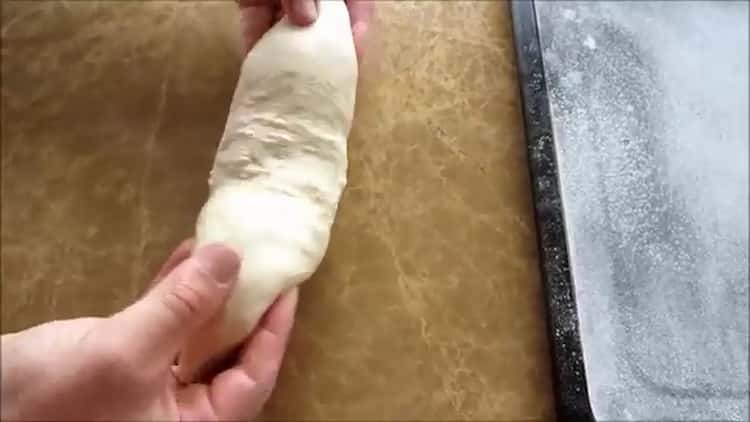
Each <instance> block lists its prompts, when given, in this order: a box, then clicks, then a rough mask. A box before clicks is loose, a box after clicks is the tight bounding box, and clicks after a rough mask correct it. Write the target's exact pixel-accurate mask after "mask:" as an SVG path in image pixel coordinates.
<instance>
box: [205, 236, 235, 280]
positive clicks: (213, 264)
mask: <svg viewBox="0 0 750 422" xmlns="http://www.w3.org/2000/svg"><path fill="white" fill-rule="evenodd" d="M193 258H195V259H196V260H198V264H199V265H200V267H201V268H202V269H203V270H204V271H206V273H208V275H210V276H211V277H213V279H214V280H216V282H217V283H218V284H228V283H230V282H232V281H234V280H235V279H236V278H237V273H238V272H239V270H240V257H239V255H237V253H236V252H234V251H233V250H232V249H230V248H228V247H226V246H223V245H219V244H214V245H208V246H204V247H202V248H200V249H198V250H197V251H196V252H195V255H193Z"/></svg>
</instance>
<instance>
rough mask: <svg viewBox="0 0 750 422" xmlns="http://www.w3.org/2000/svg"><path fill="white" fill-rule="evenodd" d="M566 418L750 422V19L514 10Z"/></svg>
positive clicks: (670, 10)
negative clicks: (749, 197)
mask: <svg viewBox="0 0 750 422" xmlns="http://www.w3.org/2000/svg"><path fill="white" fill-rule="evenodd" d="M512 14H513V25H514V35H515V40H516V51H517V58H518V71H519V78H520V81H521V91H522V97H523V106H524V119H525V126H526V136H527V140H528V154H529V163H530V171H531V175H532V180H533V188H534V202H535V211H536V219H537V225H538V233H539V236H538V238H539V248H540V255H541V261H542V272H543V277H544V282H545V289H546V300H547V308H548V321H549V334H550V339H551V345H552V354H553V362H554V365H553V367H554V372H555V373H554V377H555V384H556V399H557V411H558V417H559V418H560V420H563V421H586V420H602V421H604V420H608V421H609V420H673V421H675V420H681V421H685V420H701V421H709V420H711V421H716V420H748V391H749V390H750V389H749V388H748V325H749V324H748V301H749V299H748V143H749V142H748V126H747V122H748V119H747V116H748V14H749V13H748V3H747V2H695V1H687V2H673V1H670V2H619V1H617V2H614V1H613V2H601V1H597V2H592V1H585V2H568V1H554V2H553V1H549V2H548V1H536V2H532V1H515V2H513V3H512Z"/></svg>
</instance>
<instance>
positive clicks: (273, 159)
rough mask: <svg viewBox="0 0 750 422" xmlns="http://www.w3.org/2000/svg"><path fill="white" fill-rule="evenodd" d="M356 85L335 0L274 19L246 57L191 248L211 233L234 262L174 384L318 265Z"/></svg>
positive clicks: (343, 13) (337, 193)
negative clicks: (308, 15)
mask: <svg viewBox="0 0 750 422" xmlns="http://www.w3.org/2000/svg"><path fill="white" fill-rule="evenodd" d="M356 86H357V59H356V55H355V51H354V43H353V40H352V34H351V29H350V22H349V13H348V11H347V8H346V5H345V4H344V2H343V1H341V0H332V1H330V0H329V1H321V2H320V3H319V18H318V20H317V21H316V22H315V23H314V24H313V25H311V26H309V27H304V28H299V27H294V26H292V25H291V24H290V23H289V22H288V21H287V19H286V18H284V19H282V20H281V21H280V22H278V23H277V24H276V25H275V26H274V27H273V28H272V29H271V30H270V31H269V32H268V33H267V34H266V35H264V36H263V38H262V39H261V40H260V41H259V42H258V43H257V44H256V45H255V47H254V48H253V49H252V51H250V53H249V54H248V55H247V57H246V58H245V61H244V63H243V65H242V71H241V74H240V77H239V81H238V84H237V88H236V91H235V94H234V98H233V99H232V104H231V107H230V111H229V117H228V119H227V123H226V128H225V130H224V135H223V137H222V139H221V142H220V144H219V148H218V151H217V153H216V159H215V162H214V166H213V169H212V171H211V176H210V179H209V185H210V196H209V199H208V201H207V202H206V204H205V205H204V207H203V209H202V210H201V213H200V216H199V217H198V222H197V227H196V247H200V246H201V245H205V244H208V243H213V242H222V243H224V244H226V245H228V246H230V247H232V248H234V249H235V250H236V251H237V252H238V253H239V254H240V255H241V258H242V266H241V269H240V274H239V279H238V283H237V286H236V287H235V290H234V291H233V293H232V295H231V297H230V299H229V301H228V303H227V306H226V309H225V311H224V312H223V314H222V315H221V316H220V317H219V318H217V319H215V320H213V321H211V322H210V323H209V324H208V325H207V326H205V327H203V328H202V329H201V330H200V332H198V333H197V334H196V335H195V336H194V337H193V338H191V339H190V340H189V341H188V343H187V344H186V345H185V347H184V349H183V351H182V352H181V354H180V357H179V361H178V370H177V374H178V377H179V378H180V379H181V380H182V381H185V382H188V381H191V380H193V379H194V378H195V377H196V376H197V375H198V374H199V373H200V372H201V371H202V370H203V369H204V368H205V367H206V365H207V364H208V363H210V362H212V361H214V360H216V359H217V358H220V357H222V355H224V354H225V353H227V352H228V351H229V350H231V349H232V348H233V347H234V346H236V345H237V344H239V343H240V342H241V341H242V340H243V339H244V338H246V337H247V336H248V334H250V332H251V331H252V330H253V328H254V327H255V326H256V324H257V323H258V321H259V319H260V318H261V317H262V315H263V314H264V312H265V311H266V310H267V309H268V307H269V306H270V305H271V304H272V303H273V302H274V300H275V299H276V298H277V297H278V296H279V295H280V294H281V293H282V292H284V291H285V290H287V289H289V288H291V287H293V286H295V285H298V284H300V283H302V282H303V281H305V280H306V279H307V278H309V277H310V275H312V274H313V272H314V271H315V270H316V269H317V267H318V265H319V264H320V262H321V260H322V258H323V255H324V254H325V251H326V248H327V246H328V238H329V234H330V230H331V226H332V224H333V221H334V217H335V214H336V210H337V207H338V202H339V199H340V197H341V194H342V191H343V189H344V186H345V185H346V169H347V157H346V152H347V151H346V150H347V146H346V140H347V137H348V135H349V130H350V128H351V122H352V118H353V114H354V101H355V94H356Z"/></svg>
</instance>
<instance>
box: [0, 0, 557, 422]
mask: <svg viewBox="0 0 750 422" xmlns="http://www.w3.org/2000/svg"><path fill="white" fill-rule="evenodd" d="M377 6H378V7H377V9H378V13H377V21H376V24H375V29H374V30H373V35H374V37H373V38H372V39H371V46H370V47H371V48H370V50H369V55H368V56H367V58H366V60H365V63H364V64H363V70H362V78H361V85H360V91H359V98H358V106H357V107H358V109H357V117H356V122H355V125H354V129H353V133H352V136H351V137H350V148H349V150H350V172H349V174H350V184H349V188H348V190H347V191H346V194H345V197H344V199H343V202H342V204H341V208H340V213H339V218H338V221H337V224H336V226H335V229H334V234H333V238H332V241H331V247H330V250H329V254H328V256H327V258H326V260H325V262H324V264H323V266H322V267H321V268H320V271H319V272H318V274H317V275H316V276H315V277H314V279H312V280H310V281H309V282H308V283H307V284H306V285H305V286H304V288H303V289H302V296H301V298H302V300H301V304H300V309H299V315H298V323H297V325H296V327H295V330H294V334H293V340H292V342H291V344H290V350H289V354H288V358H287V360H286V361H285V367H284V369H283V371H282V374H281V377H280V380H279V385H278V388H277V390H276V392H275V394H274V396H273V398H272V400H271V402H270V403H269V405H268V407H267V409H266V412H265V418H268V419H294V420H301V419H308V420H332V419H339V420H353V419H356V420H363V419H368V420H373V419H410V420H413V419H442V420H446V419H465V420H469V419H482V420H549V419H550V418H551V417H552V407H553V406H552V395H551V386H550V377H549V372H550V368H549V356H548V350H547V344H546V335H545V323H544V317H543V315H544V314H543V312H544V311H543V302H542V293H541V284H540V278H539V273H538V264H537V254H536V244H535V228H534V222H533V215H532V208H531V194H530V184H529V179H528V171H527V164H526V157H525V146H524V139H523V130H522V123H521V122H522V120H521V111H520V101H519V92H518V85H517V81H516V73H515V63H514V51H513V44H512V38H511V26H510V19H509V11H508V6H507V4H505V3H499V2H447V1H446V2H437V1H436V2H421V1H420V2H385V1H380V2H378V4H377ZM234 8H235V6H234V4H233V3H231V2H205V3H200V2H185V3H177V2H139V1H132V2H109V1H101V2H93V1H92V2H75V1H73V2H52V1H49V2H46V1H35V2H14V1H5V2H3V4H2V122H1V123H2V330H3V332H10V331H15V330H19V329H22V328H25V327H28V326H30V325H33V324H36V323H40V322H43V321H46V320H50V319H54V318H68V317H74V316H81V315H106V314H108V313H111V312H113V311H115V310H117V309H119V308H121V307H123V306H125V305H126V304H128V303H129V302H131V301H132V300H133V299H134V298H135V297H136V296H137V295H138V294H139V293H140V292H141V291H142V290H143V288H144V286H145V285H146V284H147V283H148V281H149V278H150V277H151V276H152V275H153V273H154V272H155V270H156V268H157V266H158V265H159V264H160V263H161V261H162V260H163V259H164V258H165V257H166V256H167V254H168V253H169V252H170V250H171V249H172V248H173V247H174V246H176V245H177V243H178V242H179V241H180V240H181V239H183V238H185V237H188V236H190V235H191V232H192V229H193V223H194V219H195V217H196V214H197V212H198V210H199V207H200V206H201V205H202V202H203V201H204V199H205V196H206V193H207V185H206V178H207V173H208V170H209V168H210V166H211V161H212V159H213V150H214V148H215V146H216V143H217V142H218V140H219V137H220V134H221V132H222V129H223V124H224V119H225V118H226V113H227V108H228V105H229V101H230V97H231V94H232V91H233V88H234V82H235V81H236V78H237V73H238V70H239V68H238V66H239V63H240V60H241V57H240V54H239V43H238V22H237V16H236V11H235V9H234Z"/></svg>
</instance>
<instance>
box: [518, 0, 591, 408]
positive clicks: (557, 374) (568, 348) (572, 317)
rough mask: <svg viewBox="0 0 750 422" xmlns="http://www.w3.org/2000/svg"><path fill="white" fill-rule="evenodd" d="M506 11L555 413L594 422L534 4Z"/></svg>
mask: <svg viewBox="0 0 750 422" xmlns="http://www.w3.org/2000/svg"><path fill="white" fill-rule="evenodd" d="M510 9H511V20H512V25H513V37H514V40H515V42H514V45H515V50H516V63H517V66H516V67H517V72H518V80H519V85H520V91H521V101H522V112H523V119H524V129H525V134H526V147H527V160H528V162H529V173H530V176H531V181H532V196H533V203H534V217H535V220H536V225H537V247H538V251H539V257H540V270H541V276H542V285H543V289H544V296H545V297H544V299H545V305H546V311H547V312H546V314H547V315H546V319H547V334H548V337H549V341H550V346H551V347H550V352H551V355H552V356H551V358H552V370H553V374H552V378H553V383H554V394H555V411H556V413H557V417H558V420H559V421H560V422H567V421H571V422H588V421H592V422H593V421H595V418H594V414H593V410H592V407H591V403H590V401H589V394H588V386H587V382H586V370H585V365H584V362H583V351H582V345H581V339H580V323H579V320H578V311H577V306H576V301H575V282H574V280H573V277H572V274H571V272H570V266H569V261H568V257H569V255H568V247H567V237H566V233H565V215H564V210H563V207H562V200H561V192H560V184H559V183H560V181H559V172H558V167H557V156H556V149H555V138H554V133H553V130H552V121H551V117H550V104H549V97H548V92H547V82H546V78H545V73H544V62H543V60H542V50H541V45H540V39H539V29H538V26H537V17H536V6H535V0H512V1H511V4H510Z"/></svg>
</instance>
